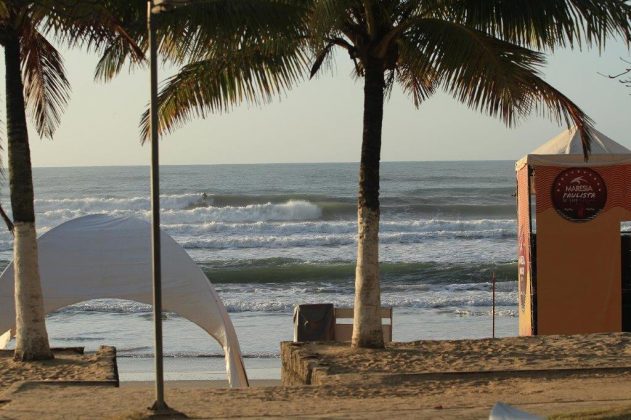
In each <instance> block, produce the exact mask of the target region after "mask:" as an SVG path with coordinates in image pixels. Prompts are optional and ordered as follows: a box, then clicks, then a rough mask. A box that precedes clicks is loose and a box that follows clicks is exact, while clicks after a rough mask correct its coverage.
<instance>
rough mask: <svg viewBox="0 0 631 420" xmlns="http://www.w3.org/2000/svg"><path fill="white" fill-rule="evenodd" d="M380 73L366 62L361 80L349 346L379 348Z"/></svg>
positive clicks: (379, 65) (374, 63)
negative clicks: (356, 236)
mask: <svg viewBox="0 0 631 420" xmlns="http://www.w3.org/2000/svg"><path fill="white" fill-rule="evenodd" d="M384 86H385V83H384V70H383V65H382V63H380V62H377V61H371V60H370V59H369V60H368V63H367V65H366V68H365V77H364V132H363V139H362V156H361V163H360V166H359V195H358V202H357V224H358V240H357V267H356V269H355V313H354V320H353V341H352V346H353V347H355V348H357V347H367V348H383V346H384V344H383V332H382V328H381V313H380V309H381V291H380V286H379V160H380V157H381V125H382V121H383V103H384Z"/></svg>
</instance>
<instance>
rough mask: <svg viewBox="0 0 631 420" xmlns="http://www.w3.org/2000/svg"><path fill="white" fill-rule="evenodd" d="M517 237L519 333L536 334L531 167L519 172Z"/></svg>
mask: <svg viewBox="0 0 631 420" xmlns="http://www.w3.org/2000/svg"><path fill="white" fill-rule="evenodd" d="M517 221H518V227H517V238H518V241H519V246H518V256H517V258H518V259H517V267H518V268H517V270H518V283H519V286H518V287H519V335H532V334H534V327H535V326H534V325H533V316H532V315H533V311H532V293H531V292H532V284H531V281H532V272H531V267H532V264H531V257H530V255H531V254H530V253H531V249H530V234H531V232H530V188H529V167H528V166H527V165H526V166H523V167H522V168H521V169H520V170H519V171H518V172H517Z"/></svg>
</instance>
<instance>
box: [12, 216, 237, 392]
mask: <svg viewBox="0 0 631 420" xmlns="http://www.w3.org/2000/svg"><path fill="white" fill-rule="evenodd" d="M150 235H151V226H150V225H149V224H148V223H147V222H145V221H143V220H139V219H135V218H131V217H123V218H121V217H111V216H107V215H90V216H85V217H80V218H78V219H74V220H71V221H69V222H66V223H63V224H61V225H59V226H57V227H56V228H54V229H51V230H50V231H48V232H47V233H45V234H44V235H42V236H41V237H40V238H39V239H38V245H39V267H40V274H41V280H42V287H43V293H44V306H45V312H46V313H50V312H53V311H55V310H58V309H60V308H63V307H65V306H68V305H72V304H74V303H78V302H83V301H86V300H90V299H100V298H117V299H127V300H133V301H137V302H142V303H146V304H151V303H152V280H151V279H152V276H151V245H150V244H151V242H150ZM161 241H162V298H163V308H164V310H165V311H170V312H175V313H177V314H179V315H180V316H182V317H184V318H187V319H188V320H190V321H192V322H194V323H195V324H197V325H199V326H200V327H201V328H203V329H204V330H205V331H206V332H208V334H210V335H211V336H213V337H214V338H215V339H216V340H217V341H218V342H219V344H221V346H222V347H223V350H224V352H225V357H226V370H227V373H228V379H229V381H230V384H231V385H232V386H237V387H244V386H248V380H247V376H246V373H245V368H244V366H243V360H242V358H241V351H240V349H239V341H238V339H237V335H236V333H235V331H234V327H233V325H232V322H231V321H230V317H229V316H228V313H227V312H226V309H225V307H224V306H223V303H222V302H221V300H220V298H219V296H217V293H216V292H215V289H214V288H213V286H212V284H211V283H210V281H209V280H208V278H206V275H205V274H204V273H203V272H202V270H201V269H200V268H199V267H198V266H197V265H196V264H195V262H194V261H193V260H192V259H191V258H190V257H189V255H188V254H187V253H186V251H185V250H184V249H183V248H182V247H181V246H180V245H178V244H177V243H176V242H175V241H174V240H173V238H171V237H170V236H169V235H167V234H166V233H164V232H162V234H161ZM13 299H14V298H13V263H11V264H10V265H9V266H8V267H7V268H6V270H5V271H4V272H3V273H2V275H1V276H0V333H2V332H4V331H7V332H8V333H5V334H4V335H3V336H2V337H0V348H2V347H5V346H6V344H7V342H8V341H9V340H8V338H10V331H9V330H10V329H12V328H14V324H15V306H14V301H13Z"/></svg>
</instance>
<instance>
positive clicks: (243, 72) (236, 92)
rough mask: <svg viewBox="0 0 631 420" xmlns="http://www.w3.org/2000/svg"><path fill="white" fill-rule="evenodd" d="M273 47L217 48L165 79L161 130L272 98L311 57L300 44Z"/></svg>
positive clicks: (144, 128)
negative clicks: (209, 114)
mask: <svg viewBox="0 0 631 420" xmlns="http://www.w3.org/2000/svg"><path fill="white" fill-rule="evenodd" d="M277 47H278V45H273V46H272V48H271V49H268V48H267V46H266V45H257V46H256V47H249V48H245V49H242V50H239V51H225V50H218V51H215V53H214V55H213V56H212V57H209V58H208V59H207V60H202V61H197V62H193V63H190V64H187V65H185V66H184V67H183V68H182V69H181V70H180V71H179V72H178V73H177V74H176V75H175V76H173V77H171V78H170V79H168V80H167V81H166V83H165V84H164V87H163V88H162V89H161V91H160V93H159V96H158V103H159V124H160V126H159V131H160V132H165V131H166V132H171V131H172V130H174V129H175V128H177V127H179V126H181V125H183V124H184V123H185V122H186V121H189V120H190V119H192V118H193V117H201V118H205V117H206V116H207V114H208V113H211V112H225V111H228V110H229V109H230V108H231V107H232V106H234V105H237V104H240V103H250V104H255V105H256V104H261V103H265V102H269V101H270V100H271V99H272V97H273V96H274V95H278V94H281V93H283V92H285V91H286V90H288V89H289V88H291V87H292V86H293V84H294V83H296V82H297V81H299V80H301V79H302V78H303V75H304V74H305V73H306V70H307V57H306V56H305V55H304V53H303V52H302V50H301V49H299V48H296V45H292V44H287V43H286V44H285V47H284V48H285V49H284V50H282V51H279V50H277V49H276V48H277ZM141 132H142V138H143V139H146V138H147V135H148V132H149V114H148V111H145V113H144V114H143V116H142V118H141Z"/></svg>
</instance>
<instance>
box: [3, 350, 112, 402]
mask: <svg viewBox="0 0 631 420" xmlns="http://www.w3.org/2000/svg"><path fill="white" fill-rule="evenodd" d="M113 352H114V350H113V348H111V347H105V348H102V349H101V350H99V351H98V352H96V353H91V354H81V353H78V352H77V351H73V350H68V351H58V350H55V349H53V353H54V355H55V358H54V359H53V360H44V361H34V362H16V361H14V360H13V351H9V350H3V351H0V396H2V394H3V393H4V392H5V391H7V390H8V389H9V388H10V387H11V385H14V384H17V383H20V382H23V381H110V382H112V381H116V374H115V370H114V369H115V364H114V363H113V361H112V357H113V356H114V354H115V353H113Z"/></svg>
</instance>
